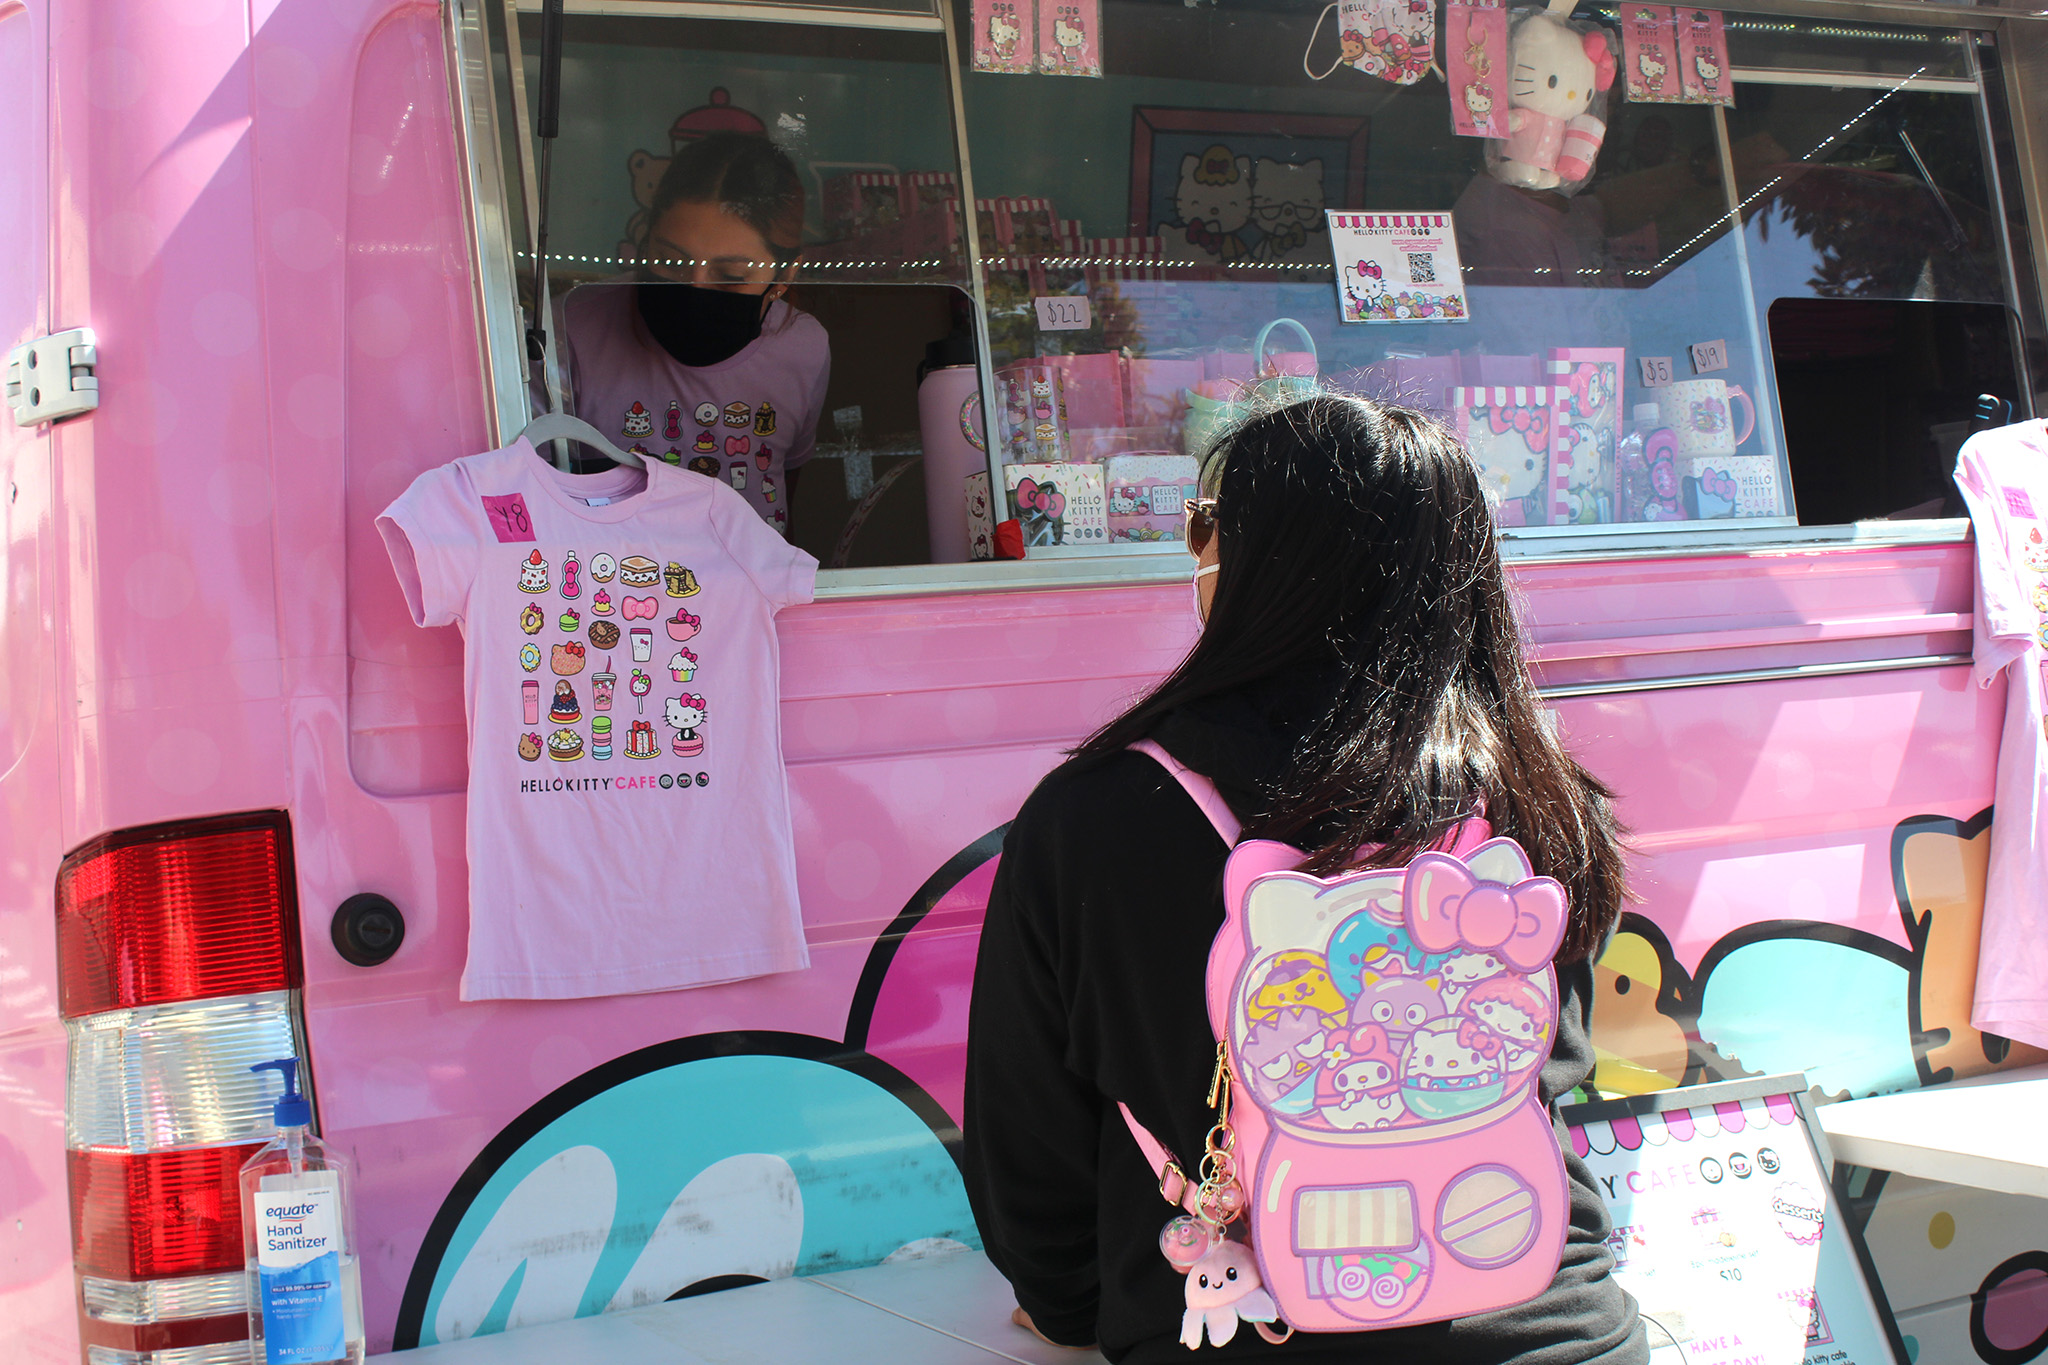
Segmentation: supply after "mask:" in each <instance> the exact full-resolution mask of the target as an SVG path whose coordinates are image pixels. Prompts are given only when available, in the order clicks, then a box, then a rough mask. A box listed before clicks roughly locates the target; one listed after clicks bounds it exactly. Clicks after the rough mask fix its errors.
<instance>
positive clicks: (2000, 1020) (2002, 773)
mask: <svg viewBox="0 0 2048 1365" xmlns="http://www.w3.org/2000/svg"><path fill="white" fill-rule="evenodd" d="M1956 483H1957V485H1958V486H1960V487H1961V489H1962V490H1963V497H1964V500H1965V501H1967V502H1968V503H1969V506H1970V520H1971V521H1972V522H1973V523H1974V525H1975V529H1976V540H1977V613H1976V638H1975V641H1974V644H1975V655H1976V675H1977V683H1978V685H1979V686H1980V687H1989V686H1990V685H1991V683H1992V681H1993V680H1994V679H1996V678H1997V677H1998V676H1999V675H2000V674H2004V675H2005V676H2006V694H2005V729H2004V731H2003V733H2002V735H2001V737H2000V740H1999V745H1998V786H1997V791H1996V796H1995V804H1994V805H1993V807H1992V817H1991V862H1990V867H1989V869H1988V871H1987V873H1986V876H1985V882H1984V930H1983V940H1982V943H1981V945H1980V946H1979V948H1978V953H1977V995H1976V1000H1975V1002H1974V1004H1973V1006H1972V1008H1971V1011H1970V1023H1971V1025H1972V1026H1974V1027H1975V1028H1977V1029H1979V1030H1981V1031H1983V1032H1985V1033H1996V1034H1998V1035H2000V1036H2001V1037H2005V1038H2012V1039H2016V1040H2018V1041H2020V1042H2025V1043H2032V1044H2034V1045H2036V1046H2037V1047H2048V893H2044V891H2043V888H2044V886H2048V678H2044V676H2043V673H2044V670H2048V423H2044V422H2021V423H2018V424H2017V425H2014V426H2009V427H2001V428H2000V429H1998V430H1997V431H1987V432H1984V433H1982V434H1981V435H1978V436H1973V437H1971V438H1970V440H1969V442H1968V444H1966V445H1965V446H1964V447H1963V450H1962V455H1961V457H1960V458H1959V459H1958V460H1957V462H1956Z"/></svg>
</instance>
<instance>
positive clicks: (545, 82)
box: [515, 0, 647, 470]
mask: <svg viewBox="0 0 2048 1365" xmlns="http://www.w3.org/2000/svg"><path fill="white" fill-rule="evenodd" d="M562 12H563V4H562V0H543V3H542V5H541V39H540V108H539V110H538V111H537V117H536V118H535V119H534V137H535V138H536V139H537V140H538V141H539V143H540V185H539V190H540V213H539V215H538V222H537V223H536V225H535V230H534V242H533V297H534V316H533V325H532V326H531V327H529V328H528V329H527V333H526V346H527V355H528V359H529V361H530V362H532V363H535V364H541V365H545V366H546V367H547V370H546V374H547V390H548V399H549V401H550V402H551V403H552V404H553V405H554V408H555V410H554V411H553V412H550V413H547V414H545V415H543V416H540V417H536V418H535V419H534V420H533V421H531V422H528V423H527V424H526V429H525V430H524V431H522V432H520V433H519V435H518V437H516V438H515V439H519V440H525V441H527V442H529V443H531V444H532V446H533V448H534V449H535V450H536V451H538V450H539V449H540V447H541V444H542V443H543V442H546V441H560V440H569V441H575V442H578V443H579V444H582V445H586V446H589V447H590V448H591V449H592V450H595V451H598V452H600V453H602V454H603V455H605V456H606V457H607V458H609V459H610V460H611V462H612V463H613V464H621V465H627V466H630V467H631V468H634V469H645V468H646V467H647V462H646V461H645V460H643V459H641V458H640V457H639V456H638V455H635V454H633V453H632V452H631V451H626V450H620V449H619V448H618V447H617V446H615V445H613V444H612V443H611V442H610V441H608V440H606V439H605V435H604V433H603V432H601V431H599V430H598V429H597V428H596V427H594V426H592V425H590V423H588V422H586V421H584V420H583V419H582V418H580V417H571V416H570V415H569V414H568V413H566V412H563V411H562V410H561V404H562V395H561V392H560V389H559V387H558V381H557V380H556V375H557V374H558V373H559V371H558V370H557V369H556V361H555V346H554V338H553V337H551V336H549V335H548V320H549V316H550V314H551V313H552V312H553V308H554V305H553V302H552V300H551V299H550V298H549V295H548V268H547V260H548V168H549V163H550V161H551V160H552V153H553V151H554V146H555V137H556V136H557V134H559V133H560V131H561V99H562ZM555 464H556V466H557V467H558V468H561V469H563V470H567V469H568V467H569V453H568V450H567V449H566V448H563V447H557V449H556V451H555Z"/></svg>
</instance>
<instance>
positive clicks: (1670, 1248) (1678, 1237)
mask: <svg viewBox="0 0 2048 1365" xmlns="http://www.w3.org/2000/svg"><path fill="white" fill-rule="evenodd" d="M1805 1096H1806V1078H1805V1077H1804V1076H1797V1075H1794V1076H1773V1077H1765V1078H1762V1079H1758V1080H1744V1081H1731V1082H1728V1083H1726V1084H1720V1085H1704V1086H1690V1087H1686V1088H1684V1089H1679V1090H1666V1091H1661V1092H1658V1093H1656V1094H1651V1095H1639V1096H1634V1097H1631V1098H1628V1099H1622V1100H1609V1101H1603V1102H1600V1103H1596V1104H1581V1105H1571V1106H1567V1107H1565V1108H1564V1109H1563V1110H1562V1111H1561V1112H1562V1114H1563V1117H1564V1121H1565V1123H1566V1124H1567V1125H1568V1126H1569V1127H1570V1129H1571V1137H1572V1145H1573V1147H1574V1148H1575V1149H1576V1150H1577V1152H1578V1153H1579V1155H1580V1156H1581V1157H1583V1158H1584V1159H1585V1161H1586V1164H1587V1165H1588V1166H1589V1167H1590V1168H1591V1169H1592V1172H1593V1176H1594V1178H1595V1179H1596V1180H1597V1181H1598V1182H1599V1184H1600V1187H1601V1190H1602V1191H1603V1192H1604V1193H1605V1195H1606V1197H1607V1208H1608V1212H1609V1213H1610V1214H1611V1215H1612V1218H1613V1221H1614V1232H1613V1234H1612V1235H1611V1236H1610V1237H1609V1238H1608V1245H1609V1246H1610V1247H1611V1248H1612V1249H1613V1251H1614V1260H1615V1272H1614V1273H1615V1278H1616V1279H1617V1280H1619V1281H1620V1282H1621V1284H1622V1285H1623V1287H1624V1288H1626V1289H1627V1290H1628V1291H1629V1293H1631V1294H1633V1295H1634V1296H1635V1298H1636V1300H1637V1302H1638V1303H1639V1304H1640V1305H1641V1307H1642V1313H1643V1316H1644V1318H1645V1319H1647V1327H1648V1331H1649V1336H1650V1345H1651V1350H1652V1359H1653V1360H1654V1361H1655V1362H1657V1363H1658V1365H1906V1355H1905V1350H1904V1346H1903V1344H1902V1343H1901V1341H1900V1339H1899V1333H1898V1327H1897V1326H1896V1324H1894V1323H1893V1321H1892V1317H1891V1313H1890V1310H1889V1308H1888V1307H1887V1306H1886V1304H1885V1302H1884V1298H1883V1294H1882V1291H1880V1290H1879V1289H1877V1288H1876V1276H1875V1274H1874V1272H1873V1271H1872V1269H1871V1266H1870V1259H1869V1255H1868V1253H1867V1252H1866V1251H1865V1250H1864V1248H1863V1244H1862V1241H1861V1239H1860V1238H1859V1237H1858V1236H1857V1234H1856V1232H1855V1230H1854V1229H1853V1228H1851V1227H1850V1226H1849V1225H1848V1224H1847V1222H1846V1221H1844V1220H1843V1218H1842V1217H1841V1215H1840V1211H1839V1210H1838V1208H1837V1206H1836V1204H1835V1199H1834V1193H1833V1190H1832V1188H1831V1187H1830V1185H1829V1183H1828V1175H1827V1163H1826V1159H1825V1157H1824V1156H1823V1149H1824V1145H1825V1142H1826V1139H1825V1137H1824V1136H1823V1135H1821V1134H1820V1133H1819V1132H1818V1131H1817V1130H1816V1128H1815V1126H1814V1125H1813V1123H1812V1116H1811V1114H1810V1113H1809V1111H1808V1109H1807V1105H1806V1098H1805Z"/></svg>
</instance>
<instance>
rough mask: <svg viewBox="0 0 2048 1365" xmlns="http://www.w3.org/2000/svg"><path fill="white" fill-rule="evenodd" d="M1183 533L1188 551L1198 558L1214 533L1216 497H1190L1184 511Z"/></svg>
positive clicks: (1205, 549)
mask: <svg viewBox="0 0 2048 1365" xmlns="http://www.w3.org/2000/svg"><path fill="white" fill-rule="evenodd" d="M1185 516H1186V522H1185V525H1184V528H1183V530H1184V534H1185V536H1186V539H1187V543H1188V553H1189V554H1191V555H1193V556H1194V557H1195V558H1197V559H1200V558H1201V557H1202V555H1203V554H1204V553H1205V552H1206V551H1207V550H1208V548H1209V541H1210V540H1211V539H1213V538H1214V537H1215V535H1216V499H1214V498H1190V499H1188V502H1187V508H1186V512H1185Z"/></svg>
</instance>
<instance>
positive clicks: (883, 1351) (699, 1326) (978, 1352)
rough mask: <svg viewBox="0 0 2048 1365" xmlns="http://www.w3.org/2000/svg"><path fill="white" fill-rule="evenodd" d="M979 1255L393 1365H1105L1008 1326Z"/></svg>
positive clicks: (560, 1327)
mask: <svg viewBox="0 0 2048 1365" xmlns="http://www.w3.org/2000/svg"><path fill="white" fill-rule="evenodd" d="M1015 1304H1016V1300H1015V1299H1014V1298H1013V1297H1012V1296H1011V1294H1010V1286H1009V1285H1008V1284H1006V1283H1005V1282H1004V1280H1003V1277H1002V1276H1001V1275H998V1274H997V1273H996V1271H995V1269H994V1267H992V1266H990V1265H989V1263H988V1258H987V1257H985V1256H983V1255H982V1254H981V1253H980V1252H978V1251H973V1252H960V1253H958V1254H955V1255H951V1256H938V1257H932V1258H929V1259H925V1260H917V1261H906V1262H903V1263H901V1264H898V1265H880V1266H872V1267H870V1268H868V1269H865V1270H842V1271H838V1272H835V1273H833V1274H830V1275H817V1276H812V1277H810V1278H807V1279H796V1280H776V1281H773V1282H771V1283H769V1284H757V1285H750V1286H748V1287H747V1288H744V1289H728V1290H724V1291H722V1292H720V1293H715V1294H701V1295H698V1296H696V1297H695V1298H688V1299H676V1300H673V1301H671V1302H669V1303H660V1304H653V1305H650V1306H649V1307H646V1308H635V1309H632V1310H630V1311H628V1312H623V1313H605V1314H600V1315H598V1316H596V1317H588V1318H576V1319H573V1320H571V1321H568V1322H554V1323H548V1324H547V1325H545V1326H541V1327H525V1328H521V1329H519V1330H518V1331H514V1332H501V1333H497V1334H495V1335H492V1336H486V1337H472V1338H471V1339H469V1340H468V1341H455V1342H449V1343H447V1344H446V1345H441V1346H426V1347H422V1348H420V1349H419V1350H415V1351H398V1352H394V1353H393V1354H391V1355H389V1356H383V1357H380V1359H383V1360H389V1361H392V1362H394V1365H760V1362H767V1361H772V1362H774V1363H775V1365H994V1363H995V1362H998V1361H1011V1362H1014V1363H1015V1365H1103V1360H1102V1356H1101V1355H1100V1354H1099V1353H1097V1352H1095V1351H1072V1350H1067V1349H1065V1348H1063V1347H1058V1346H1048V1345H1047V1344H1046V1343H1044V1342H1042V1341H1040V1340H1039V1339H1038V1338H1036V1337H1034V1336H1032V1335H1031V1334H1030V1333H1028V1332H1026V1331H1024V1330H1023V1329H1022V1328H1021V1327H1016V1326H1014V1325H1012V1324H1011V1322H1010V1310H1011V1308H1013V1307H1014V1306H1015Z"/></svg>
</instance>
